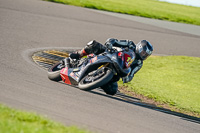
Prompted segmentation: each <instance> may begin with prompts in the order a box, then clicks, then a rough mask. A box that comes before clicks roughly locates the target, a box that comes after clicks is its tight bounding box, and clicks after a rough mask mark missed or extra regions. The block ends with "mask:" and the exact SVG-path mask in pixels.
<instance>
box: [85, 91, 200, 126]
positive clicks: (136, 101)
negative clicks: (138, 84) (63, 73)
mask: <svg viewBox="0 0 200 133" xmlns="http://www.w3.org/2000/svg"><path fill="white" fill-rule="evenodd" d="M97 90H99V91H100V92H97V91H88V92H90V93H93V94H96V95H101V96H105V97H108V98H112V99H115V100H119V101H122V102H126V103H129V104H133V105H137V106H140V107H144V108H148V109H152V110H155V111H159V112H163V113H166V114H170V115H174V116H178V117H180V119H183V120H187V121H190V122H194V123H198V124H200V118H198V117H194V116H190V115H186V114H183V113H179V112H175V111H171V110H169V109H165V108H161V107H157V106H155V105H152V104H148V103H144V102H141V99H138V98H135V97H132V96H128V95H126V94H123V93H120V92H118V93H117V94H116V95H114V96H111V95H107V94H103V93H101V92H103V90H102V89H97Z"/></svg>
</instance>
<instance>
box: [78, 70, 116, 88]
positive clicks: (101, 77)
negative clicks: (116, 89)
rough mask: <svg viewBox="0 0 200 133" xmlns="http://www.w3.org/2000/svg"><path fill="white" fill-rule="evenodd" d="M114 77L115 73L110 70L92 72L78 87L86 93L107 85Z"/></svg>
mask: <svg viewBox="0 0 200 133" xmlns="http://www.w3.org/2000/svg"><path fill="white" fill-rule="evenodd" d="M97 71H98V73H96V72H97ZM113 75H114V74H113V72H112V71H111V70H110V69H108V68H104V69H101V70H95V71H92V72H90V73H89V74H88V75H87V76H85V77H84V78H83V79H82V80H81V81H80V82H79V85H78V87H79V88H80V89H81V90H86V91H88V90H92V89H95V88H98V87H100V86H102V85H105V84H107V83H108V82H109V81H110V80H111V79H112V78H113Z"/></svg>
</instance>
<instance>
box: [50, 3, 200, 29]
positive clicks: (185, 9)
mask: <svg viewBox="0 0 200 133" xmlns="http://www.w3.org/2000/svg"><path fill="white" fill-rule="evenodd" d="M46 1H52V2H57V3H64V4H68V5H75V6H81V7H86V8H93V9H98V10H106V11H112V12H118V13H125V14H131V15H135V16H142V17H148V18H154V19H161V20H168V21H174V22H181V23H188V24H195V25H200V8H199V7H191V6H184V5H178V4H171V3H167V2H160V1H158V0H46Z"/></svg>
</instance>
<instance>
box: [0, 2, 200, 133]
mask: <svg viewBox="0 0 200 133" xmlns="http://www.w3.org/2000/svg"><path fill="white" fill-rule="evenodd" d="M109 37H114V38H119V39H132V40H134V41H135V42H138V41H140V40H141V39H147V40H149V41H150V42H151V43H152V44H153V45H154V48H155V52H154V54H164V55H187V56H198V57H199V56H200V53H199V51H200V45H199V42H200V37H199V36H198V35H193V34H188V33H183V32H177V31H173V30H168V29H165V28H160V27H156V26H152V25H148V24H144V23H140V22H136V21H130V20H127V19H121V18H118V17H114V16H110V15H105V14H101V13H98V12H95V11H92V10H89V9H85V8H79V7H74V6H67V5H62V4H55V3H50V2H45V1H40V0H28V1H27V0H0V57H1V58H0V62H1V63H0V68H1V69H0V75H1V76H0V102H1V103H4V104H7V105H9V106H11V107H14V108H17V109H23V110H27V111H36V112H38V113H40V114H44V115H47V116H48V117H50V118H52V119H54V120H56V121H60V122H62V123H64V124H66V125H77V126H80V127H83V128H88V129H89V130H91V131H94V132H100V133H133V132H141V133H160V132H162V133H169V132H170V133H179V132H180V133H199V132H200V125H199V123H198V122H195V121H192V120H190V119H186V118H184V117H181V116H177V115H173V114H169V113H166V112H162V111H159V110H157V109H153V108H148V107H147V106H145V105H140V104H136V103H134V102H128V101H126V100H121V99H119V98H118V97H111V96H107V95H105V94H104V93H103V92H101V91H98V90H94V91H91V92H85V91H81V90H79V89H76V88H73V87H70V86H67V85H65V84H62V83H56V82H52V81H50V80H49V79H48V78H47V73H46V71H45V70H44V69H42V68H40V67H39V66H37V65H36V64H35V63H33V61H32V60H31V55H32V54H33V52H34V51H38V50H41V49H51V48H60V49H62V48H67V47H83V46H84V45H85V44H86V43H87V42H88V41H90V40H92V39H96V40H97V41H100V42H102V43H103V42H105V40H106V39H107V38H109ZM144 67H147V66H145V64H144ZM132 99H134V98H132ZM136 101H137V100H136Z"/></svg>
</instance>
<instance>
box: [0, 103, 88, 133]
mask: <svg viewBox="0 0 200 133" xmlns="http://www.w3.org/2000/svg"><path fill="white" fill-rule="evenodd" d="M0 132H1V133H89V132H88V131H86V130H82V129H78V128H77V127H75V126H70V127H66V126H63V125H62V124H60V123H56V122H53V121H51V120H49V119H47V118H45V117H42V116H39V115H37V114H35V113H28V112H22V111H18V110H14V109H11V108H9V107H6V106H4V105H0Z"/></svg>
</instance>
